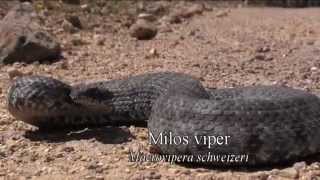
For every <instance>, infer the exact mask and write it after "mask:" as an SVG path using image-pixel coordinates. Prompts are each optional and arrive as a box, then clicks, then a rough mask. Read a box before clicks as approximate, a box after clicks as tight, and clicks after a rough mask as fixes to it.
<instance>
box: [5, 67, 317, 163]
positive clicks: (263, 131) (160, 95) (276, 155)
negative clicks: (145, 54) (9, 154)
mask: <svg viewBox="0 0 320 180" xmlns="http://www.w3.org/2000/svg"><path fill="white" fill-rule="evenodd" d="M8 109H9V112H10V113H11V114H12V115H13V116H15V117H16V118H17V119H19V120H22V121H24V122H26V123H29V124H32V125H35V126H38V127H39V128H66V127H72V126H91V125H94V126H102V125H119V124H123V125H131V124H135V123H138V122H147V124H148V129H149V132H150V133H152V135H154V136H155V137H158V136H159V135H161V133H164V132H166V133H168V132H170V133H172V135H173V136H180V137H182V136H187V137H194V136H195V135H205V136H213V135H216V136H230V139H229V143H228V145H221V146H218V145H216V146H214V147H213V148H212V147H211V148H208V145H205V144H199V143H197V142H196V140H195V139H193V138H190V139H189V141H188V143H186V144H179V145H175V144H166V143H162V144H160V143H157V144H154V146H156V147H157V148H158V149H159V150H160V153H162V154H175V155H178V154H180V155H182V154H184V155H185V154H189V155H195V156H198V155H206V154H207V153H208V152H210V153H212V154H221V155H223V154H248V157H249V160H248V162H247V165H258V164H274V163H282V162H287V161H291V160H294V159H296V158H301V157H305V156H309V155H312V154H316V153H319V152H320V131H319V129H320V111H319V110H320V99H319V98H318V97H317V96H315V95H313V94H311V93H308V92H305V91H302V90H296V89H292V88H289V87H280V86H252V87H242V88H232V89H218V90H214V89H207V88H205V87H203V86H202V85H201V83H200V81H198V80H197V79H195V78H193V77H191V76H188V75H185V74H180V73H172V72H162V73H148V74H143V75H138V76H133V77H129V78H126V79H118V80H111V81H99V82H93V83H80V84H76V85H73V86H71V85H68V84H66V83H63V82H61V81H59V80H56V79H53V78H49V77H43V76H24V77H19V78H17V79H16V80H15V81H14V82H13V84H12V86H11V88H10V90H9V94H8ZM206 163H208V164H214V165H225V163H221V162H206Z"/></svg>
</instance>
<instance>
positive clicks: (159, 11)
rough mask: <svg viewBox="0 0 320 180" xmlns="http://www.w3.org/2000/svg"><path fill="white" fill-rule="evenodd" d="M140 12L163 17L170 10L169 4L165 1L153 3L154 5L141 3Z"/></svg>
mask: <svg viewBox="0 0 320 180" xmlns="http://www.w3.org/2000/svg"><path fill="white" fill-rule="evenodd" d="M139 6H140V7H139V11H142V12H146V13H149V14H154V15H159V16H161V15H163V14H165V12H166V10H167V9H168V4H167V2H165V1H159V2H153V3H146V4H145V3H143V2H142V3H141V4H139Z"/></svg>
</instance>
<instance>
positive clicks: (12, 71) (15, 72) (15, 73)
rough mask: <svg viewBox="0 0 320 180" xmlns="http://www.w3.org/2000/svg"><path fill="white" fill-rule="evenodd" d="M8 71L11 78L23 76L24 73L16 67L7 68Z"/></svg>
mask: <svg viewBox="0 0 320 180" xmlns="http://www.w3.org/2000/svg"><path fill="white" fill-rule="evenodd" d="M7 73H8V75H9V78H10V79H11V80H12V79H14V78H15V77H20V76H23V73H22V72H20V71H19V70H18V69H16V68H15V67H11V68H9V69H8V70H7Z"/></svg>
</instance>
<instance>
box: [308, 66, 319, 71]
mask: <svg viewBox="0 0 320 180" xmlns="http://www.w3.org/2000/svg"><path fill="white" fill-rule="evenodd" d="M310 70H311V71H317V70H318V68H317V67H315V66H313V67H311V68H310Z"/></svg>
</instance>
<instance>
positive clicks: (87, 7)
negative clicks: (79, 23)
mask: <svg viewBox="0 0 320 180" xmlns="http://www.w3.org/2000/svg"><path fill="white" fill-rule="evenodd" d="M80 8H81V9H82V10H84V11H87V10H89V9H90V8H89V5H88V4H82V5H81V6H80Z"/></svg>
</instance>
